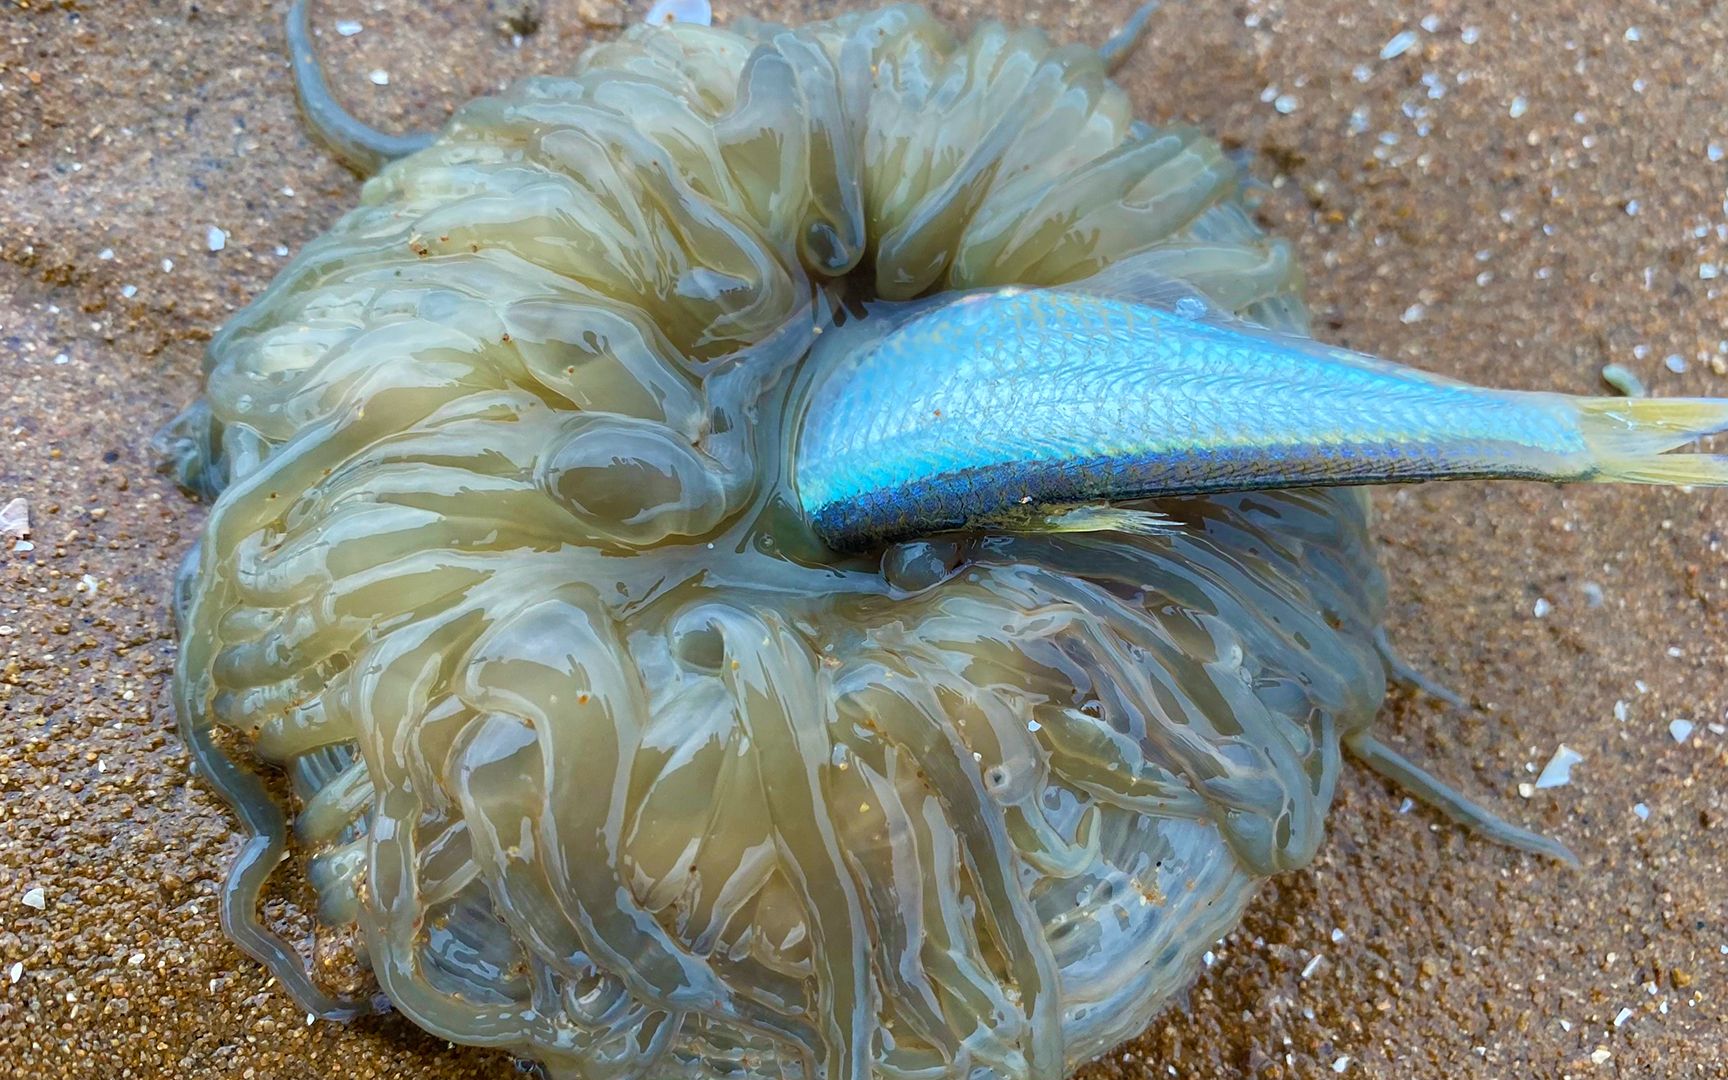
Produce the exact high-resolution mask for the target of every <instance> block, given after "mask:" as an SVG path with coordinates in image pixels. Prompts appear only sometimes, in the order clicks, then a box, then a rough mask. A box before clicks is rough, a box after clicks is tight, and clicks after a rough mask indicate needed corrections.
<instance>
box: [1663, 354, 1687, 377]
mask: <svg viewBox="0 0 1728 1080" xmlns="http://www.w3.org/2000/svg"><path fill="white" fill-rule="evenodd" d="M1662 364H1663V366H1664V367H1666V368H1667V369H1668V370H1669V371H1672V372H1673V373H1674V374H1676V375H1678V374H1680V373H1681V372H1683V371H1685V370H1686V358H1685V357H1684V356H1681V355H1680V354H1679V353H1669V354H1668V355H1667V356H1666V357H1664V358H1663V360H1662Z"/></svg>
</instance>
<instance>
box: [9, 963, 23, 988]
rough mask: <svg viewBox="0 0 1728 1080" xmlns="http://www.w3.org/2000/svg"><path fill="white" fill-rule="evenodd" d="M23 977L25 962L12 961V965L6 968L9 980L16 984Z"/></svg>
mask: <svg viewBox="0 0 1728 1080" xmlns="http://www.w3.org/2000/svg"><path fill="white" fill-rule="evenodd" d="M23 977H24V965H23V963H21V962H19V961H16V960H14V961H13V962H12V966H11V967H9V968H7V969H6V978H7V980H8V981H10V982H11V983H12V984H13V985H14V986H16V985H17V983H18V980H19V979H22V978H23Z"/></svg>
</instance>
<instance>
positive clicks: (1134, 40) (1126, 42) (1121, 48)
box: [1098, 0, 1158, 72]
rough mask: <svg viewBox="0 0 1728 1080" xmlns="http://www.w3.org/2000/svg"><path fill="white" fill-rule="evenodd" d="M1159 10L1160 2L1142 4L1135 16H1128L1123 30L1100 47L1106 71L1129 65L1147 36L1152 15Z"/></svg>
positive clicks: (1099, 56) (1101, 58)
mask: <svg viewBox="0 0 1728 1080" xmlns="http://www.w3.org/2000/svg"><path fill="white" fill-rule="evenodd" d="M1157 10H1158V0H1151V3H1146V4H1141V5H1140V7H1139V9H1138V10H1137V11H1135V12H1134V14H1132V15H1130V16H1128V21H1127V22H1125V23H1123V24H1122V29H1120V30H1118V31H1116V32H1115V33H1114V34H1112V35H1111V36H1110V40H1108V41H1106V42H1105V43H1104V44H1102V45H1100V46H1098V58H1099V59H1100V60H1103V61H1104V70H1105V71H1109V72H1115V70H1116V69H1117V68H1119V67H1121V66H1122V65H1123V64H1125V63H1127V61H1128V58H1129V57H1130V56H1132V55H1134V50H1135V48H1136V47H1137V46H1139V44H1140V42H1141V40H1142V39H1143V38H1144V37H1145V36H1146V27H1147V26H1148V25H1149V24H1150V23H1151V21H1152V13H1153V12H1154V11H1157Z"/></svg>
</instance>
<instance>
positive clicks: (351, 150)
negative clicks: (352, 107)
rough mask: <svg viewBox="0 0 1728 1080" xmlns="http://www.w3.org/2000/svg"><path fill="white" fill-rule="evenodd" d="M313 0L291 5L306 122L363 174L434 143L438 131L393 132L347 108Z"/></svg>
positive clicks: (297, 83)
mask: <svg viewBox="0 0 1728 1080" xmlns="http://www.w3.org/2000/svg"><path fill="white" fill-rule="evenodd" d="M311 3H312V0H294V2H293V4H291V5H290V6H289V8H288V18H287V22H286V28H287V33H288V59H289V63H290V65H291V66H292V68H293V71H294V94H295V96H296V97H297V98H299V100H300V110H301V112H303V113H304V114H305V116H306V126H307V128H308V129H309V130H310V131H311V132H312V134H314V135H316V136H317V137H318V140H319V141H320V142H322V143H323V144H324V145H325V146H326V147H327V148H328V149H329V150H330V152H331V153H332V154H335V155H336V158H337V160H339V161H341V162H342V164H344V165H346V166H348V167H349V168H350V169H352V170H353V171H354V172H355V173H356V174H358V175H359V176H362V177H367V176H371V175H373V174H374V173H376V172H377V171H378V170H379V169H382V168H383V167H384V166H386V165H388V164H390V163H391V162H392V161H395V160H396V159H397V158H403V157H407V156H408V155H409V154H412V153H414V152H415V151H417V150H423V149H425V148H426V147H428V146H430V145H431V144H432V140H433V139H434V138H435V137H436V136H435V134H434V133H433V132H425V131H423V132H419V133H417V134H412V135H392V134H390V133H389V132H385V131H379V130H378V129H377V128H375V127H372V126H371V125H370V124H367V123H365V122H364V121H362V120H360V119H359V118H357V117H356V116H354V114H353V113H350V112H349V111H348V110H347V109H344V108H343V107H342V103H341V102H339V101H337V100H336V95H335V93H334V92H333V91H332V90H331V89H330V82H329V80H328V79H326V78H325V77H324V67H323V65H322V64H320V63H319V62H318V51H317V49H316V48H314V46H313V44H312V21H311V15H310V14H309V12H308V9H309V8H310V7H311Z"/></svg>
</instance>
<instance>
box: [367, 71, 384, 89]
mask: <svg viewBox="0 0 1728 1080" xmlns="http://www.w3.org/2000/svg"><path fill="white" fill-rule="evenodd" d="M366 77H367V78H368V79H371V80H372V85H373V86H389V85H390V73H389V72H388V71H385V70H384V69H383V68H376V69H374V70H373V72H372V73H371V74H370V75H368V76H366Z"/></svg>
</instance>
